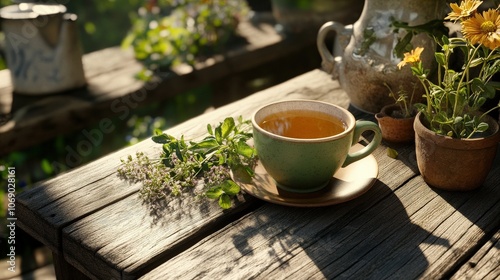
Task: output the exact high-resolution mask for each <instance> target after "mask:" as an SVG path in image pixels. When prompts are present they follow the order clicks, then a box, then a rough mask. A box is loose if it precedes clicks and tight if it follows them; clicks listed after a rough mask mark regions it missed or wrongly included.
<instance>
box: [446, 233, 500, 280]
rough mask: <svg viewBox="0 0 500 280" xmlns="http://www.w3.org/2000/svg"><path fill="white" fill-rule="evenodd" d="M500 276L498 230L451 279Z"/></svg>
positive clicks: (499, 239) (499, 240)
mask: <svg viewBox="0 0 500 280" xmlns="http://www.w3.org/2000/svg"><path fill="white" fill-rule="evenodd" d="M498 278H500V230H499V231H497V232H496V233H495V235H494V236H493V237H491V239H489V240H488V242H486V244H484V246H483V247H482V248H481V249H480V250H479V251H478V252H477V253H476V254H474V256H473V257H472V258H471V259H470V260H468V261H467V263H465V264H464V265H463V266H462V267H461V268H460V269H459V270H458V272H457V273H455V274H454V275H453V277H451V279H454V280H455V279H498Z"/></svg>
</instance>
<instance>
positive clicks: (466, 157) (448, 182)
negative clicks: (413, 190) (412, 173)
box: [414, 113, 500, 191]
mask: <svg viewBox="0 0 500 280" xmlns="http://www.w3.org/2000/svg"><path fill="white" fill-rule="evenodd" d="M422 120H423V115H422V114H421V113H419V114H418V115H417V117H416V118H415V122H414V128H415V149H416V156H417V164H418V169H419V170H420V173H421V174H422V177H423V178H424V181H425V182H427V183H428V184H429V185H430V186H432V187H435V188H439V189H443V190H451V191H468V190H473V189H476V188H478V187H480V186H481V185H482V184H483V183H484V180H485V179H486V177H487V175H488V173H489V171H490V169H491V166H492V163H493V160H494V159H495V155H496V152H497V147H498V143H499V142H500V131H499V125H498V122H497V121H496V120H495V119H494V118H491V117H489V116H488V117H487V120H486V121H487V123H488V124H489V126H490V128H489V130H488V132H489V136H487V137H483V138H474V139H455V138H451V137H448V136H442V135H438V134H436V133H434V132H433V131H431V130H430V129H428V128H427V127H425V126H424V124H423V123H422Z"/></svg>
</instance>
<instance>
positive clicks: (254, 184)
mask: <svg viewBox="0 0 500 280" xmlns="http://www.w3.org/2000/svg"><path fill="white" fill-rule="evenodd" d="M363 147H364V146H363V145H361V144H355V145H354V146H352V147H351V152H353V151H357V150H360V149H361V148H363ZM377 176H378V164H377V160H376V159H375V157H374V156H373V155H369V156H367V157H365V158H363V159H361V160H358V161H356V162H354V163H352V164H350V165H349V166H347V167H344V168H341V169H339V170H338V171H337V172H336V173H335V174H334V175H333V177H332V179H331V180H330V183H329V184H328V185H327V186H326V187H325V188H324V189H322V190H320V191H317V192H312V193H306V194H303V193H301V194H299V193H291V192H287V191H284V190H281V189H279V188H278V187H277V186H276V183H275V182H274V180H273V178H271V176H269V174H267V172H266V170H265V169H264V167H263V166H262V164H261V163H260V161H259V162H258V163H257V166H256V168H255V176H254V177H253V178H249V177H248V176H244V175H241V174H236V173H234V174H232V177H233V180H234V181H235V182H236V183H238V185H240V187H241V188H242V189H243V191H245V192H246V193H248V194H250V195H252V196H254V197H256V198H259V199H262V200H265V201H268V202H271V203H276V204H281V205H287V206H299V207H317V206H328V205H333V204H338V203H342V202H346V201H349V200H352V199H354V198H357V197H359V196H360V195H362V194H364V193H365V192H366V191H368V190H369V189H370V188H371V186H372V185H373V184H374V183H375V181H376V180H377Z"/></svg>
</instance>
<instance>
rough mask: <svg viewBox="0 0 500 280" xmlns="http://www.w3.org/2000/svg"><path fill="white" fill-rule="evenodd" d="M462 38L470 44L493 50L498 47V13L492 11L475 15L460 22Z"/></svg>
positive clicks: (499, 44)
mask: <svg viewBox="0 0 500 280" xmlns="http://www.w3.org/2000/svg"><path fill="white" fill-rule="evenodd" d="M462 33H463V36H464V37H465V38H466V39H468V40H469V41H470V43H471V44H473V45H474V44H482V45H483V46H485V47H487V48H489V49H491V50H494V49H495V48H498V47H500V12H499V11H497V10H494V9H489V10H488V11H484V12H483V14H482V15H481V14H479V13H477V14H476V15H475V16H474V17H471V18H469V19H467V20H465V21H463V22H462Z"/></svg>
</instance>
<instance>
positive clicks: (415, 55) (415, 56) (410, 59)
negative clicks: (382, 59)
mask: <svg viewBox="0 0 500 280" xmlns="http://www.w3.org/2000/svg"><path fill="white" fill-rule="evenodd" d="M423 50H424V48H422V47H417V48H416V49H414V50H411V52H407V53H405V54H404V55H405V57H404V58H403V60H402V61H401V62H400V63H398V68H399V69H401V68H402V67H403V66H405V65H406V63H410V64H412V63H416V62H419V61H420V55H421V54H422V51H423Z"/></svg>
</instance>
